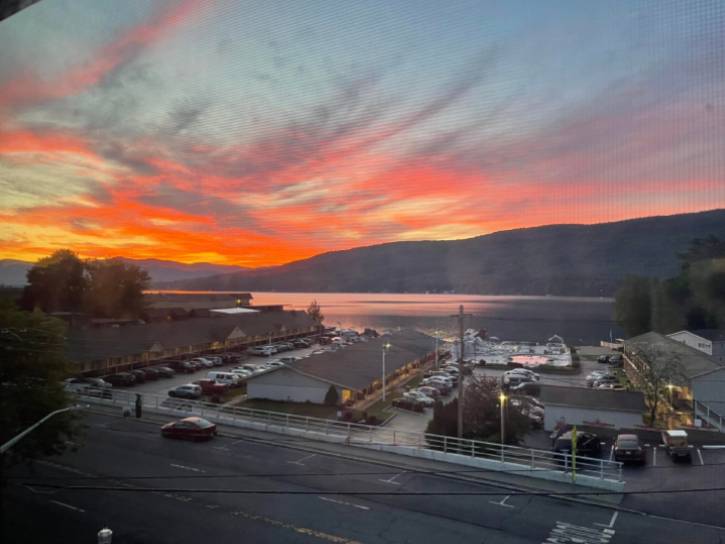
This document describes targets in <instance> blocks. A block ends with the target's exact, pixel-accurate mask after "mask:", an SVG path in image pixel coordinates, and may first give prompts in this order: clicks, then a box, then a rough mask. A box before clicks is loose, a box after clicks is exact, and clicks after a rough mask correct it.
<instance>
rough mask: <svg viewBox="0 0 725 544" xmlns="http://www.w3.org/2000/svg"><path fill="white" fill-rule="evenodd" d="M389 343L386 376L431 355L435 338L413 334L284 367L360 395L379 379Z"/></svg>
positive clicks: (381, 339)
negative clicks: (354, 391)
mask: <svg viewBox="0 0 725 544" xmlns="http://www.w3.org/2000/svg"><path fill="white" fill-rule="evenodd" d="M385 342H389V343H390V348H389V349H388V351H387V353H386V355H385V367H386V371H387V374H391V373H392V372H393V371H395V370H396V369H398V368H400V367H402V366H405V365H406V364H408V363H410V362H413V361H415V360H416V359H421V358H423V357H425V356H426V355H428V354H430V353H432V352H433V349H434V338H433V337H432V336H428V335H427V334H423V333H420V332H417V331H414V330H404V331H400V332H396V333H394V334H390V335H383V336H380V337H378V338H373V339H370V340H368V341H367V342H359V343H357V344H353V345H351V346H346V347H344V348H342V349H339V350H337V351H331V352H327V353H322V354H319V355H313V356H312V357H308V358H306V359H300V360H298V361H295V362H294V363H291V364H288V365H287V367H288V368H289V369H290V370H293V371H294V372H298V373H300V374H303V375H305V376H310V377H313V378H317V379H320V380H322V381H325V382H328V383H331V384H334V385H339V386H343V387H346V388H348V389H352V390H356V391H361V390H363V389H365V388H366V387H368V386H369V385H370V384H372V383H373V382H374V381H376V380H380V379H381V374H382V354H383V344H384V343H385Z"/></svg>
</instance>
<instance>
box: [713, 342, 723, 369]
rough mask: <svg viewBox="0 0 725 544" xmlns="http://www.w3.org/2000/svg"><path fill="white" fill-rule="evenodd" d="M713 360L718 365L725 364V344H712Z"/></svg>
mask: <svg viewBox="0 0 725 544" xmlns="http://www.w3.org/2000/svg"><path fill="white" fill-rule="evenodd" d="M712 358H713V359H715V360H716V361H717V362H718V363H721V364H725V342H721V341H717V342H713V343H712Z"/></svg>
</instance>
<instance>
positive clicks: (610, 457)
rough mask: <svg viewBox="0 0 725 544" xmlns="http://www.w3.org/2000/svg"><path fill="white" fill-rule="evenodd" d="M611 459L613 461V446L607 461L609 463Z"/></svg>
mask: <svg viewBox="0 0 725 544" xmlns="http://www.w3.org/2000/svg"><path fill="white" fill-rule="evenodd" d="M612 459H614V446H612V449H611V451H610V452H609V460H610V461H611V460H612Z"/></svg>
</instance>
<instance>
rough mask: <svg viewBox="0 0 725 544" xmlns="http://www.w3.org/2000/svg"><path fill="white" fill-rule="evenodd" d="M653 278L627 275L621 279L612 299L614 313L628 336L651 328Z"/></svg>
mask: <svg viewBox="0 0 725 544" xmlns="http://www.w3.org/2000/svg"><path fill="white" fill-rule="evenodd" d="M652 287H653V280H651V279H650V278H644V277H641V276H629V277H627V278H625V279H624V280H623V281H622V284H621V286H620V288H619V289H618V290H617V294H616V297H615V301H614V315H615V318H616V320H617V322H618V323H619V324H620V326H621V327H622V328H623V329H624V332H625V333H626V334H627V335H628V336H637V335H638V334H642V333H645V332H648V331H651V330H652V308H653V303H652V291H653V288H652Z"/></svg>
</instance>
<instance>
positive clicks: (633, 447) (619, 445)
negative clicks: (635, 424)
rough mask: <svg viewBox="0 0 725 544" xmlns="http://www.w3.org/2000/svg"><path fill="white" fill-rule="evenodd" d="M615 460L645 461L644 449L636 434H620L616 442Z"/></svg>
mask: <svg viewBox="0 0 725 544" xmlns="http://www.w3.org/2000/svg"><path fill="white" fill-rule="evenodd" d="M614 460H615V461H622V462H623V463H627V462H634V463H644V450H643V449H642V445H641V444H640V443H639V438H638V437H637V435H636V434H620V435H617V440H615V442H614Z"/></svg>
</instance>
